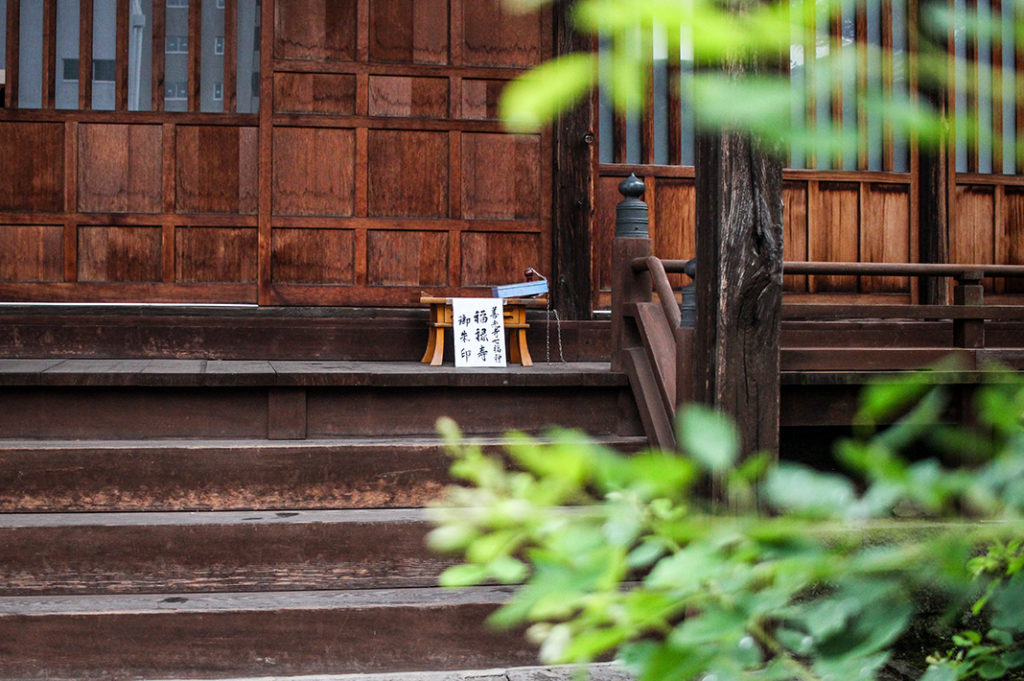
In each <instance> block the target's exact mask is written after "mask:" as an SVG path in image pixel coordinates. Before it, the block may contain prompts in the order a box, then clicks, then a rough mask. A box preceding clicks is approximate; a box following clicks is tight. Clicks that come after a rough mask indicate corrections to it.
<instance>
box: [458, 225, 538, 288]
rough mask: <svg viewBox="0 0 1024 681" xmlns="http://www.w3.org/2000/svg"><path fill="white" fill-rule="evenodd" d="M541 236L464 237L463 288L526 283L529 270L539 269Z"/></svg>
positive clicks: (469, 234) (489, 234)
mask: <svg viewBox="0 0 1024 681" xmlns="http://www.w3.org/2000/svg"><path fill="white" fill-rule="evenodd" d="M539 242H540V235H539V234H510V233H504V232H463V233H462V274H461V279H462V286H494V285H496V284H511V283H514V282H517V281H522V278H523V271H524V270H525V269H526V268H527V267H534V268H538V263H539V262H540V243H539Z"/></svg>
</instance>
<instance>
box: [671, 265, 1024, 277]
mask: <svg viewBox="0 0 1024 681" xmlns="http://www.w3.org/2000/svg"><path fill="white" fill-rule="evenodd" d="M672 262H673V264H674V263H675V262H681V261H672ZM665 269H666V271H669V272H673V271H675V270H674V269H670V267H669V264H668V261H666V264H665ZM782 271H783V273H785V274H824V275H843V274H846V275H857V276H868V277H873V276H906V277H915V276H920V277H955V278H957V279H982V278H984V277H1024V265H982V264H947V263H887V262H801V261H796V262H793V261H787V262H784V263H782Z"/></svg>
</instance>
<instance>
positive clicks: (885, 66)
mask: <svg viewBox="0 0 1024 681" xmlns="http://www.w3.org/2000/svg"><path fill="white" fill-rule="evenodd" d="M902 1H903V0H896V2H902ZM892 3H893V0H882V4H881V8H880V12H879V14H880V16H879V22H880V23H881V27H882V97H883V98H884V99H885V100H888V101H892V99H893V96H894V95H895V89H896V87H895V85H896V84H895V78H894V71H893V54H892V46H893V25H892V21H893V16H892ZM895 147H896V138H895V134H894V132H893V127H892V122H891V120H890V118H889V117H888V116H884V117H883V118H882V170H885V171H892V170H893V168H895V167H896V148H895Z"/></svg>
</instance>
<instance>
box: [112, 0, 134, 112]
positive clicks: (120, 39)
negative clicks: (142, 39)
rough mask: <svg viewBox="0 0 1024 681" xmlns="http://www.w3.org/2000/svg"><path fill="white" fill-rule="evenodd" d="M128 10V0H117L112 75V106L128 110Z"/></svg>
mask: <svg viewBox="0 0 1024 681" xmlns="http://www.w3.org/2000/svg"><path fill="white" fill-rule="evenodd" d="M129 13H130V10H129V8H128V0H117V49H116V51H115V53H114V54H115V55H116V56H115V62H114V65H115V67H116V71H117V75H115V76H114V78H115V82H114V93H115V95H114V108H115V109H117V110H118V111H127V110H128V42H129V39H128V32H129V31H130V30H131V29H130V28H129V26H128V19H129Z"/></svg>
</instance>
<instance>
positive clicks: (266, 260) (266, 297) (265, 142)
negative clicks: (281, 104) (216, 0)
mask: <svg viewBox="0 0 1024 681" xmlns="http://www.w3.org/2000/svg"><path fill="white" fill-rule="evenodd" d="M274 4H275V1H274V0H262V2H261V3H260V130H259V140H260V143H259V201H258V203H259V209H258V215H259V219H258V224H259V227H258V236H257V248H256V251H257V259H258V268H257V274H256V290H257V301H258V302H259V304H260V305H268V304H270V294H271V279H270V277H271V271H270V256H271V231H270V230H271V221H270V211H271V205H272V203H271V199H272V194H271V192H272V190H273V187H272V181H273V144H274V138H273V132H274V130H273V126H272V123H273V106H272V102H273V99H272V98H273V95H274V93H273V90H274V79H273V73H272V71H273V63H274V62H273V49H274Z"/></svg>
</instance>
